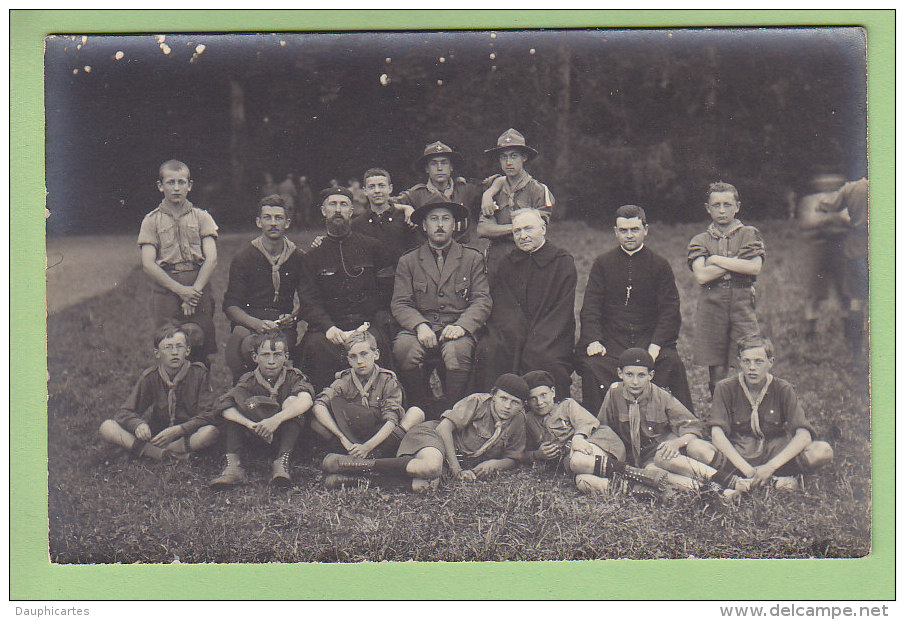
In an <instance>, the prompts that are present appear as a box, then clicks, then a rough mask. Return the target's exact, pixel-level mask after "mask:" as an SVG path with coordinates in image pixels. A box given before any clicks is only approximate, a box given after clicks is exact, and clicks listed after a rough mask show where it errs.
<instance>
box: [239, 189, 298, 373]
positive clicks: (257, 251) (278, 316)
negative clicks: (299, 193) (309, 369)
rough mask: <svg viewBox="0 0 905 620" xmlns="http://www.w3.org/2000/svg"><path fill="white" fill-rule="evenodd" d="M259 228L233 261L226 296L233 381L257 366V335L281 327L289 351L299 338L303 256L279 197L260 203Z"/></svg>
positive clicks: (272, 196)
mask: <svg viewBox="0 0 905 620" xmlns="http://www.w3.org/2000/svg"><path fill="white" fill-rule="evenodd" d="M255 225H256V226H257V227H258V228H260V229H261V234H260V236H258V237H255V238H254V239H252V240H251V243H250V244H248V245H247V246H245V247H244V248H243V249H241V250H239V251H238V252H237V253H236V255H235V256H234V257H233V260H232V262H231V263H230V265H229V283H228V284H227V286H226V294H225V295H224V296H223V313H224V314H225V315H226V317H227V318H228V319H229V320H230V323H231V325H232V333H231V334H230V337H229V340H228V341H227V343H226V365H227V366H228V367H229V369H230V370H231V371H232V373H233V380H236V379H238V378H239V377H240V376H241V375H242V374H244V373H246V372H248V371H249V370H252V369H253V367H254V362H253V361H252V359H251V353H252V351H253V345H252V340H253V335H254V334H261V333H263V332H265V331H267V330H271V329H282V330H283V331H285V332H286V337H287V338H288V341H289V346H290V349H292V348H294V347H295V345H296V340H297V337H296V331H295V316H294V315H293V305H294V299H295V291H296V289H297V288H298V283H299V278H300V277H301V274H302V252H301V251H300V250H298V249H296V247H295V244H294V243H293V242H292V241H290V240H289V238H288V237H287V236H286V230H287V229H288V228H289V225H290V220H289V213H288V211H287V209H286V206H285V204H284V203H283V199H282V198H281V197H280V196H278V195H276V194H274V195H271V196H266V197H265V198H262V199H261V201H260V203H259V204H258V215H257V217H255ZM291 353H292V351H290V354H291Z"/></svg>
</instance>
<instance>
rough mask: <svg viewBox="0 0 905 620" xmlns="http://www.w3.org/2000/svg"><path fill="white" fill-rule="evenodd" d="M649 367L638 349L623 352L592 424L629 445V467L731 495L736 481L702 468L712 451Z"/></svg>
mask: <svg viewBox="0 0 905 620" xmlns="http://www.w3.org/2000/svg"><path fill="white" fill-rule="evenodd" d="M653 365H654V361H653V359H652V358H651V356H650V354H649V353H648V352H647V351H645V350H644V349H639V348H631V349H626V350H625V351H623V353H622V355H620V356H619V368H618V371H617V372H618V375H619V378H620V379H621V381H617V382H616V383H614V384H613V385H611V386H610V389H609V391H608V392H607V395H606V397H604V399H603V405H602V406H601V407H600V414H599V415H598V416H597V418H598V420H600V423H601V424H606V425H608V426H609V427H610V428H612V429H613V430H614V431H616V434H617V435H619V437H620V438H621V439H622V441H623V442H625V445H626V446H629V447H630V450H629V451H628V452H629V453H628V455H627V456H628V461H629V463H631V464H632V465H635V466H636V467H644V468H646V469H650V470H654V471H656V470H660V471H665V472H666V481H667V482H668V483H669V484H670V485H672V486H674V487H679V488H686V489H698V488H700V486H701V484H700V483H701V482H704V481H709V482H712V483H714V484H715V485H716V486H717V487H718V488H721V490H722V491H723V494H724V495H725V496H726V497H732V496H735V495H737V491H736V490H735V488H734V487H735V484H736V482H737V481H738V478H737V477H733V476H715V474H716V473H717V470H716V469H715V468H713V467H710V466H708V465H705V463H710V462H711V461H712V460H713V458H714V456H715V455H716V449H715V448H714V447H713V446H712V445H711V444H710V443H709V442H708V441H705V440H704V439H702V438H701V436H702V435H703V426H702V425H701V422H700V421H699V420H698V419H697V418H696V417H695V416H694V414H693V413H691V412H690V411H689V410H688V409H686V408H685V405H683V404H682V403H680V402H679V401H678V400H677V399H676V397H675V396H673V395H671V394H670V393H669V392H667V391H666V390H664V389H663V388H661V387H659V386H657V385H654V384H653V383H652V380H653V375H654V371H653V370H652V367H653ZM683 452H684V454H683Z"/></svg>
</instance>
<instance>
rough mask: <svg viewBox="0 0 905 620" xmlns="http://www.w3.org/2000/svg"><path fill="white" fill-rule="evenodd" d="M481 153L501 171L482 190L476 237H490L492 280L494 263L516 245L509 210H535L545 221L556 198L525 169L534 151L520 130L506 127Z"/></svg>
mask: <svg viewBox="0 0 905 620" xmlns="http://www.w3.org/2000/svg"><path fill="white" fill-rule="evenodd" d="M484 152H485V153H487V154H488V155H491V156H492V157H495V158H497V159H498V161H499V165H500V169H501V170H502V172H503V175H502V176H499V177H497V178H496V179H494V181H493V182H492V183H491V184H490V186H489V187H488V188H487V189H486V190H485V191H484V194H483V197H482V199H481V218H480V220H479V222H478V228H477V233H478V236H479V237H486V238H488V239H490V247H488V248H487V274H488V275H489V276H490V278H491V280H492V279H493V277H494V274H495V271H496V265H497V263H498V262H499V261H500V260H501V259H502V258H503V257H504V256H505V255H506V254H508V253H509V252H511V251H512V250H514V249H515V247H516V246H515V241H514V240H513V238H512V212H513V211H517V210H518V209H525V208H529V209H537V210H538V211H540V212H541V213H542V214H543V216H544V219H545V220H546V221H547V222H549V220H550V214H551V213H552V212H553V205H554V203H555V202H556V201H555V200H554V198H553V194H551V193H550V190H549V189H547V186H546V185H544V184H543V183H541V182H539V181H537V180H536V179H534V177H532V176H531V175H530V174H528V172H527V171H526V170H525V163H527V162H529V161H531V160H532V159H534V158H535V157H537V155H538V153H537V150H536V149H534V148H531V147H530V146H528V145H527V144H526V143H525V136H523V135H522V134H521V133H519V132H518V131H516V130H515V129H507V130H506V131H504V132H503V133H502V135H500V137H499V138H498V139H497V145H496V146H495V147H493V148H489V149H487V150H486V151H484Z"/></svg>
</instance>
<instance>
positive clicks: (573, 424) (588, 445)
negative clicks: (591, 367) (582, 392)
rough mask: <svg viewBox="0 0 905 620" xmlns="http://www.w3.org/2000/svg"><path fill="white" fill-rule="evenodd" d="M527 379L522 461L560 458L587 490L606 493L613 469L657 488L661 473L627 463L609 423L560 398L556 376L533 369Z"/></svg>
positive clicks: (660, 482)
mask: <svg viewBox="0 0 905 620" xmlns="http://www.w3.org/2000/svg"><path fill="white" fill-rule="evenodd" d="M522 378H523V379H524V380H525V383H527V384H528V388H529V390H530V391H529V392H528V404H527V411H526V412H525V429H526V431H527V443H526V447H527V448H529V449H528V450H525V452H524V454H523V456H522V460H523V461H528V462H535V461H552V460H555V459H559V458H562V459H563V463H564V465H565V468H566V470H567V471H570V472H572V473H573V474H575V486H577V487H578V489H579V490H580V491H582V492H583V493H592V492H599V493H602V492H604V491H606V490H607V488H608V487H609V479H608V478H611V477H612V476H613V473H614V472H620V473H622V474H623V475H625V476H626V477H628V478H629V479H631V480H634V481H636V482H640V483H642V484H646V485H648V486H653V487H657V488H659V487H660V486H661V485H662V479H663V477H662V476H661V475H651V474H650V473H648V472H645V471H643V470H640V469H638V468H636V467H631V466H630V465H626V464H625V463H624V462H623V461H625V446H624V445H623V443H622V440H621V439H619V437H618V436H617V435H616V433H614V432H613V429H611V428H610V427H609V426H605V425H601V424H600V422H599V421H598V420H597V418H595V417H594V416H593V415H591V413H590V412H589V411H588V410H587V409H585V408H584V407H582V406H581V405H579V404H578V403H577V402H576V401H575V400H573V399H571V398H566V399H564V400H562V401H560V402H558V403H557V402H556V401H555V398H556V388H555V387H554V386H555V380H554V379H553V375H552V374H550V373H549V372H547V371H546V370H532V371H531V372H529V373H526V374H525V375H524V376H523V377H522Z"/></svg>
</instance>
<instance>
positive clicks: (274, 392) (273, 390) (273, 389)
mask: <svg viewBox="0 0 905 620" xmlns="http://www.w3.org/2000/svg"><path fill="white" fill-rule="evenodd" d="M255 379H257V380H258V383H260V384H261V386H262V387H265V388H267V391H268V392H270V397H271V398H272V399H274V400H276V401H277V402H279V400H280V397H279V392H280V388H281V387H283V383H284V382H285V381H286V369H285V368H283V369H282V370H280V376H279V377H277V380H276V383H274V384H273V385H270V381H268V380H267V379H265V378H264V375H262V374H261V369H260V368H255Z"/></svg>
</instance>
